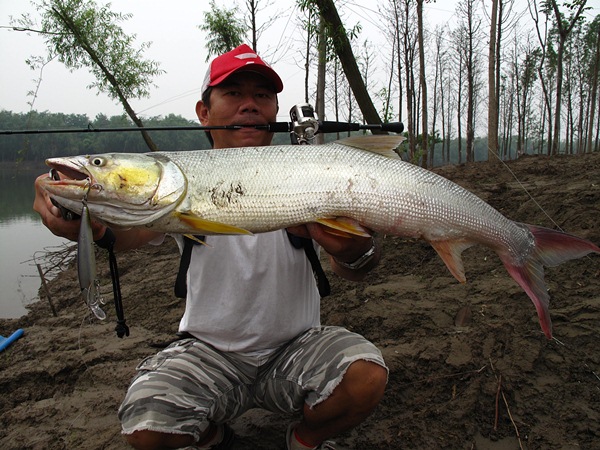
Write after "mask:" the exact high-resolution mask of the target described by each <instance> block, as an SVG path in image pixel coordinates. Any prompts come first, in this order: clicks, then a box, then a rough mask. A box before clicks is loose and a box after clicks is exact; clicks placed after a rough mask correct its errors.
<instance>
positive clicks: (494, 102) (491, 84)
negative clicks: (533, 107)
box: [488, 0, 499, 162]
mask: <svg viewBox="0 0 600 450" xmlns="http://www.w3.org/2000/svg"><path fill="white" fill-rule="evenodd" d="M498 1H499V0H492V14H491V15H490V16H491V23H490V42H489V51H488V102H489V103H488V153H489V157H488V160H489V161H492V162H494V161H496V158H495V157H492V153H494V154H495V156H498V148H499V146H498V92H497V90H496V65H497V61H496V55H497V53H496V38H497V27H498Z"/></svg>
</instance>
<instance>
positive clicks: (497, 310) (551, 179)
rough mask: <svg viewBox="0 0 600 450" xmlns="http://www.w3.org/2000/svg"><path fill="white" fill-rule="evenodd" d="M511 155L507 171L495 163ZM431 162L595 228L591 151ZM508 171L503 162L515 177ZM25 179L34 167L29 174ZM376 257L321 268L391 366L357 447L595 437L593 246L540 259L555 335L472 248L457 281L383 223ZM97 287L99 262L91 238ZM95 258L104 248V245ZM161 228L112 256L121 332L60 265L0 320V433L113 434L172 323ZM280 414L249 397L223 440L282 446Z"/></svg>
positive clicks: (597, 269)
mask: <svg viewBox="0 0 600 450" xmlns="http://www.w3.org/2000/svg"><path fill="white" fill-rule="evenodd" d="M508 169H510V171H509V170H508ZM508 169H507V168H504V167H500V166H497V165H491V164H489V163H473V164H467V165H461V166H452V167H446V168H441V169H437V170H436V171H437V172H439V173H441V174H442V175H444V176H445V177H447V178H450V179H452V180H454V181H456V182H457V183H459V184H460V185H462V186H464V187H466V188H468V189H469V190H471V191H473V192H474V193H476V194H477V195H479V196H481V197H482V198H484V199H485V200H486V201H488V202H489V203H490V204H491V205H493V206H494V207H496V208H497V209H499V210H500V211H501V212H502V213H503V214H505V215H506V216H508V217H510V218H511V219H513V220H516V221H520V222H527V223H531V224H538V225H543V226H546V227H560V228H562V229H564V230H566V231H568V232H571V233H574V234H576V235H578V236H581V237H583V238H586V239H589V240H591V241H593V242H595V243H596V244H598V243H600V153H596V154H592V155H586V156H561V157H554V158H548V157H543V156H529V157H523V158H520V159H519V160H517V161H514V162H511V163H509V164H508ZM511 171H512V172H513V173H514V174H515V175H516V177H517V178H518V180H519V182H517V181H516V180H515V178H514V177H513V175H512V174H511ZM32 182H33V180H32ZM383 242H384V244H383V245H384V258H383V261H382V263H381V265H380V266H379V268H378V269H377V270H375V271H374V272H372V273H371V274H370V276H369V277H368V279H367V280H366V281H364V282H362V283H358V284H354V283H350V282H346V281H344V280H341V279H339V278H336V277H335V275H333V274H331V273H329V276H330V280H331V281H332V290H333V295H331V296H330V297H327V298H325V299H324V300H323V305H322V321H323V323H325V324H336V325H343V326H345V327H347V328H349V329H351V330H353V331H356V332H359V333H362V334H363V335H365V336H366V337H367V338H369V339H371V340H372V341H374V342H375V343H376V344H377V345H378V346H379V347H380V348H381V349H382V351H383V353H384V356H385V358H386V361H387V363H388V365H389V367H390V369H391V372H390V379H389V385H388V387H387V392H386V395H385V398H384V400H383V401H382V403H381V404H380V405H379V407H378V408H377V409H376V411H375V412H374V414H373V415H372V416H371V417H370V418H369V419H368V420H367V421H366V422H365V423H364V424H362V425H361V426H359V427H358V428H356V429H355V430H353V431H352V432H349V433H347V434H344V435H342V436H340V437H339V439H338V441H339V442H340V443H342V444H344V445H346V446H348V447H350V448H354V449H480V450H482V449H492V450H493V449H502V450H504V449H519V448H523V449H565V450H567V449H569V450H570V449H593V448H600V342H599V340H600V257H599V256H596V255H594V256H590V257H586V258H582V259H580V260H576V261H571V262H568V263H565V264H563V265H561V266H560V267H557V268H552V269H547V270H546V280H547V285H548V288H549V290H550V294H551V297H552V300H551V309H550V310H551V316H552V319H553V323H554V337H555V338H554V339H553V340H547V339H546V338H545V336H544V335H543V333H542V332H541V329H540V326H539V323H538V319H537V315H536V313H535V309H534V307H533V304H532V303H531V302H530V301H529V299H528V298H527V297H526V295H525V293H524V292H523V291H522V290H521V289H520V288H519V287H518V286H517V284H516V283H515V282H514V281H513V280H512V279H511V278H510V277H509V276H508V274H507V273H506V271H505V270H504V268H503V267H502V265H501V263H500V261H499V259H498V258H497V256H496V255H495V254H494V253H493V252H491V251H489V250H488V249H486V248H483V247H474V248H471V249H469V250H467V251H466V252H465V253H464V255H463V259H464V262H465V269H466V274H467V278H468V282H467V284H465V285H461V284H459V283H457V282H456V281H455V280H454V279H453V278H452V276H451V275H450V273H449V272H448V270H447V269H446V268H445V266H444V265H443V263H442V261H441V260H440V259H439V258H438V256H437V255H436V253H435V251H434V250H433V249H432V248H431V247H429V246H428V245H427V244H426V243H424V242H420V241H413V240H406V239H400V238H396V237H386V238H385V239H384V241H383ZM99 258H100V261H99V267H100V270H101V272H102V281H103V290H105V291H106V293H107V297H108V298H112V297H111V293H110V289H111V288H110V281H109V280H110V278H109V272H108V264H107V263H106V259H105V257H104V255H103V254H102V253H99ZM103 258H104V259H103ZM177 264H178V254H177V251H176V247H175V245H174V243H173V242H172V240H169V242H167V243H165V244H164V245H162V246H160V247H156V248H152V247H148V248H144V249H142V250H138V251H133V252H129V253H126V254H121V255H119V266H120V270H121V286H122V291H123V298H124V302H125V313H126V317H127V323H128V324H129V326H130V329H131V335H130V336H129V337H127V338H124V339H119V338H117V337H116V335H115V333H114V327H115V322H114V320H115V317H114V316H115V314H114V311H113V310H112V309H111V308H107V310H108V311H109V319H108V321H107V322H106V323H100V322H98V321H97V320H91V319H90V317H89V315H88V313H87V310H86V308H85V307H84V306H83V304H82V301H81V300H80V297H79V294H78V291H79V289H78V287H77V281H76V273H75V271H74V270H73V269H72V268H71V269H69V270H67V271H65V272H63V273H62V274H61V275H60V276H59V277H58V278H57V279H55V280H53V281H52V282H51V283H50V284H49V289H50V292H51V295H52V298H53V300H54V302H55V304H56V308H57V310H58V316H57V317H53V316H52V315H51V313H50V309H49V306H48V304H47V302H46V301H45V299H44V300H43V301H41V302H38V303H36V304H34V305H33V306H32V307H31V312H30V313H29V314H28V315H27V316H25V317H23V318H21V319H18V320H2V321H0V334H2V335H4V336H6V335H8V334H10V333H11V332H12V331H14V330H15V329H17V328H23V329H24V330H25V335H24V337H23V338H22V339H20V340H19V341H18V342H17V343H15V344H14V345H12V346H11V347H10V348H9V349H8V350H7V351H4V352H3V353H1V354H0V389H1V392H2V395H1V396H0V448H2V449H87V450H92V449H105V450H106V449H124V448H126V446H125V444H124V442H123V440H122V437H121V436H120V428H119V423H118V421H117V418H116V410H117V407H118V405H119V403H120V401H121V399H122V398H123V395H124V393H125V390H126V388H127V385H128V383H129V381H130V379H131V378H132V376H133V375H134V368H135V366H136V364H137V363H138V362H139V361H140V360H141V359H142V358H143V357H145V356H147V355H149V354H152V353H154V352H155V349H153V348H151V347H150V346H149V344H151V343H154V342H159V341H164V340H168V339H170V338H171V337H173V335H174V333H175V331H176V330H177V325H178V321H179V318H180V316H181V314H182V312H183V304H182V302H181V301H180V300H178V299H176V298H175V297H174V295H173V294H172V286H173V282H174V279H175V274H176V270H177ZM293 419H294V418H292V417H280V416H277V415H273V414H269V413H265V412H261V411H258V410H254V411H250V412H249V413H247V414H245V415H244V416H242V417H241V418H239V419H237V420H236V421H235V422H234V423H233V428H234V429H235V431H236V433H237V435H238V441H237V444H236V446H235V448H236V449H265V450H266V449H279V448H281V445H282V442H283V435H284V432H285V428H286V426H287V424H288V423H289V421H290V420H293Z"/></svg>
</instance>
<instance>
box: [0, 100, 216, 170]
mask: <svg viewBox="0 0 600 450" xmlns="http://www.w3.org/2000/svg"><path fill="white" fill-rule="evenodd" d="M192 125H198V124H197V123H196V122H191V121H189V120H187V119H184V118H183V117H181V116H178V115H175V114H170V115H168V116H166V117H150V118H148V119H146V126H148V127H160V126H192ZM134 126H135V125H134V124H133V123H132V121H131V120H130V119H129V118H128V117H127V116H126V115H125V114H123V115H120V116H112V117H108V116H106V115H104V114H98V115H97V116H96V118H95V119H94V120H90V118H89V117H87V116H86V115H84V114H62V113H49V112H38V111H31V112H30V113H13V112H11V111H5V110H0V130H25V129H29V130H44V129H46V130H47V129H65V128H71V129H73V128H75V129H87V128H90V129H100V128H124V127H134ZM149 133H150V134H151V136H152V138H153V140H154V141H155V142H156V144H157V145H158V147H159V148H160V149H161V150H165V151H174V150H195V149H203V148H210V144H209V143H208V140H207V139H206V137H205V134H204V132H202V131H150V132H149ZM146 151H148V147H147V146H146V144H145V143H144V140H143V139H142V137H141V135H140V133H137V132H132V131H129V132H122V133H119V132H114V133H93V132H83V133H60V134H26V135H0V162H7V161H20V160H25V161H40V162H41V161H43V160H44V159H46V158H50V157H54V156H69V155H81V154H90V153H106V152H132V153H138V152H146Z"/></svg>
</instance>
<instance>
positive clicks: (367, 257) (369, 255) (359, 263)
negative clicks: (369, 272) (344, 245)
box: [335, 239, 375, 270]
mask: <svg viewBox="0 0 600 450" xmlns="http://www.w3.org/2000/svg"><path fill="white" fill-rule="evenodd" d="M373 256H375V239H373V245H371V248H370V249H369V250H367V251H366V252H365V253H364V254H363V255H361V256H359V257H358V259H357V260H356V261H352V262H349V263H348V262H343V261H338V260H337V259H336V260H335V262H336V263H338V264H339V265H340V266H342V267H345V268H346V269H350V270H358V269H360V268H362V267H364V266H366V265H367V263H368V262H369V261H371V259H373Z"/></svg>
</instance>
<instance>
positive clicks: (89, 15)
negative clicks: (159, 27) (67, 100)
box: [19, 0, 164, 101]
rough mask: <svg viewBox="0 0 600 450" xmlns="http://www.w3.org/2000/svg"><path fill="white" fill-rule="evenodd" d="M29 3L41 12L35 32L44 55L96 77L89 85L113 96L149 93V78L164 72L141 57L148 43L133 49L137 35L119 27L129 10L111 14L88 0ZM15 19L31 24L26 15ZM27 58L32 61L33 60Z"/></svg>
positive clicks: (140, 96)
mask: <svg viewBox="0 0 600 450" xmlns="http://www.w3.org/2000/svg"><path fill="white" fill-rule="evenodd" d="M34 5H35V6H36V8H37V10H38V11H39V13H40V16H41V25H40V26H41V28H40V30H39V31H38V32H39V33H40V34H42V35H43V36H44V39H45V43H46V47H47V51H48V58H47V60H50V59H52V58H54V57H57V58H58V60H59V61H60V62H62V63H63V64H64V65H65V66H66V67H67V68H68V69H70V70H75V69H81V68H87V69H88V70H90V71H91V72H92V74H93V75H94V77H95V79H96V81H94V82H93V83H92V84H91V85H90V86H88V88H90V89H96V90H98V91H99V92H103V93H106V94H107V95H108V96H109V97H110V98H112V99H114V100H118V101H121V100H122V98H123V97H124V98H127V99H131V98H143V97H148V96H149V90H150V87H151V86H153V83H152V79H153V77H155V76H157V75H160V74H162V73H164V71H163V70H161V69H159V64H158V63H157V62H155V61H150V60H146V59H144V58H143V53H144V51H145V50H146V49H147V48H148V47H149V46H150V44H149V43H148V42H144V43H142V44H141V45H140V46H139V48H136V47H135V46H134V43H135V37H136V36H135V35H128V34H126V33H125V32H124V31H123V29H122V28H121V27H120V25H119V24H120V23H122V22H124V21H126V20H128V19H129V18H130V17H131V14H119V13H115V12H113V11H111V10H110V4H106V5H98V4H96V3H95V2H94V1H93V0H39V2H38V3H35V2H34ZM19 23H21V24H22V25H24V26H28V27H32V26H33V22H32V20H31V18H30V17H27V16H25V17H22V18H21V19H20V20H19ZM30 61H32V63H33V65H35V59H31V60H30ZM32 67H33V66H32Z"/></svg>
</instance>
